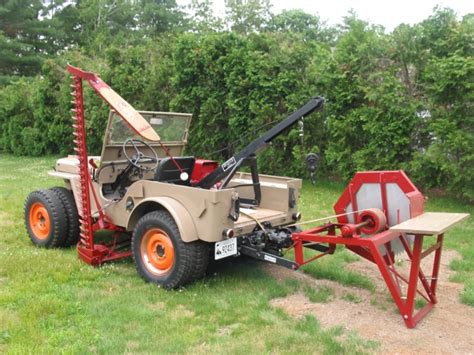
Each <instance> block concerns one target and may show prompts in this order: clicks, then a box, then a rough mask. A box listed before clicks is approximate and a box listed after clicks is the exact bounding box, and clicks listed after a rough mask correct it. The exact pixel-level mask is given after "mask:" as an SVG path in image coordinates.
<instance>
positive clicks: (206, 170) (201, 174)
mask: <svg viewBox="0 0 474 355" xmlns="http://www.w3.org/2000/svg"><path fill="white" fill-rule="evenodd" d="M218 166H219V163H218V162H217V161H214V160H205V159H196V163H195V164H194V169H193V172H192V173H191V184H192V185H196V184H197V183H199V181H201V180H202V179H204V178H205V177H206V176H207V175H209V174H210V173H212V172H213V171H214V170H216V169H217V168H218Z"/></svg>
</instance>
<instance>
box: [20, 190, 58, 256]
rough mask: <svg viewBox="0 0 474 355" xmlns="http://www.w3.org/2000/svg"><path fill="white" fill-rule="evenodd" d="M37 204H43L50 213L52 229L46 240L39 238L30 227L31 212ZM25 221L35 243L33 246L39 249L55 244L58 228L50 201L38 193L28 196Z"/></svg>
mask: <svg viewBox="0 0 474 355" xmlns="http://www.w3.org/2000/svg"><path fill="white" fill-rule="evenodd" d="M37 202H38V203H41V204H42V205H43V206H44V208H45V209H46V211H47V212H48V217H49V223H50V229H49V233H48V237H47V238H45V239H40V238H37V237H36V235H35V233H34V232H33V230H32V228H31V225H30V210H31V207H32V206H33V204H35V203H37ZM53 202H55V201H53ZM56 202H59V201H56ZM25 221H26V229H27V231H28V235H29V236H30V239H31V241H32V242H33V244H35V245H37V246H39V247H50V246H51V245H52V244H53V242H54V238H55V230H56V228H57V226H56V219H55V218H54V212H53V209H52V206H51V205H50V204H49V203H48V201H47V200H46V199H45V198H44V197H43V196H42V195H41V194H40V193H38V192H36V191H35V192H32V193H31V194H30V195H29V196H28V199H27V201H26V205H25Z"/></svg>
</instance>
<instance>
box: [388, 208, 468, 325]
mask: <svg viewBox="0 0 474 355" xmlns="http://www.w3.org/2000/svg"><path fill="white" fill-rule="evenodd" d="M467 218H469V214H468V213H446V212H426V213H423V214H421V215H419V216H417V217H415V218H412V219H409V220H407V221H405V222H402V223H400V224H397V225H395V226H392V227H391V228H390V231H393V232H397V233H400V240H401V241H402V243H403V245H404V248H405V251H406V253H407V255H408V257H409V259H410V261H411V266H410V271H409V280H408V290H407V295H406V298H405V300H402V299H401V297H400V294H399V293H398V292H395V293H394V292H393V288H394V285H393V283H391V281H390V280H387V284H388V285H389V288H390V290H391V292H392V296H393V297H394V299H395V300H396V302H397V304H398V305H399V309H400V312H401V314H402V316H403V319H404V320H405V323H406V325H407V326H408V327H409V328H413V327H415V325H416V324H417V323H418V322H419V321H420V320H421V319H422V318H423V317H424V316H425V315H426V314H427V313H428V312H429V311H430V310H431V309H432V308H433V306H434V305H435V304H436V303H437V302H438V300H437V298H436V286H437V284H438V275H439V269H440V261H441V250H442V249H443V238H444V233H445V232H446V231H447V230H449V229H451V228H452V227H454V226H455V225H456V224H458V223H460V222H462V221H464V220H466V219H467ZM406 234H413V235H414V236H415V240H414V245H413V249H411V248H410V246H409V245H408V242H407V240H406V237H405V236H406ZM431 235H433V236H436V243H434V244H433V245H432V246H430V247H429V248H427V249H426V250H423V238H424V237H425V236H431ZM433 252H434V253H435V254H434V259H433V266H432V271H431V275H430V276H429V277H427V276H425V274H424V272H423V271H422V269H421V260H422V259H423V258H425V257H427V256H428V255H430V254H431V253H433ZM418 280H419V281H420V282H421V284H422V286H423V289H424V290H425V292H426V295H425V296H423V295H422V296H423V297H424V298H425V300H426V301H428V303H427V304H426V305H425V306H424V307H423V308H421V309H420V310H419V311H418V312H417V313H416V314H414V311H415V307H414V305H415V297H416V294H417V293H418V294H421V293H420V291H419V290H418V285H417V284H418Z"/></svg>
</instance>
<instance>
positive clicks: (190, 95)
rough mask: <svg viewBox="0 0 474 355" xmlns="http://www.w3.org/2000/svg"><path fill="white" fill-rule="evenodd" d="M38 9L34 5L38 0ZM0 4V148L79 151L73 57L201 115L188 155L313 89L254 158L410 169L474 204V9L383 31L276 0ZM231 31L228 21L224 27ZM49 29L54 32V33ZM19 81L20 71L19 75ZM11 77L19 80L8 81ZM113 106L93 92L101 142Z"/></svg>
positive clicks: (90, 100) (235, 144) (92, 138)
mask: <svg viewBox="0 0 474 355" xmlns="http://www.w3.org/2000/svg"><path fill="white" fill-rule="evenodd" d="M28 4H30V5H28ZM28 4H27V3H25V2H22V1H20V0H17V1H9V2H7V3H5V4H2V5H0V54H2V55H1V56H0V76H1V77H2V79H0V85H1V83H2V80H3V82H4V83H5V82H9V81H10V84H9V85H4V86H3V87H0V149H2V150H4V151H7V152H13V153H15V154H18V155H41V154H47V153H61V154H65V153H72V149H71V148H72V146H71V142H72V137H71V123H70V121H69V116H70V114H69V113H68V110H69V107H70V104H69V101H70V97H69V80H68V76H67V73H66V72H65V70H64V67H65V65H66V63H68V62H69V63H72V64H75V65H77V66H82V67H84V68H86V69H88V70H92V71H96V72H99V73H100V74H101V76H102V77H103V78H104V80H105V81H106V82H108V83H109V84H110V85H111V86H112V87H113V88H114V89H115V90H116V91H117V92H118V93H120V94H121V95H122V96H123V97H124V98H126V99H127V100H128V101H129V102H130V103H131V104H132V105H134V106H135V107H137V108H139V109H145V110H162V111H169V110H174V111H182V112H192V113H193V116H194V118H193V123H192V126H191V134H190V144H189V147H188V153H189V154H194V155H196V156H202V157H206V158H214V159H226V158H228V157H229V156H230V155H232V154H233V153H234V152H236V151H238V150H239V149H240V148H241V147H243V145H244V144H246V143H248V142H249V141H250V140H251V139H254V138H255V137H257V135H258V134H260V133H262V132H263V131H264V130H265V129H268V128H269V127H270V126H271V124H272V122H274V121H277V120H281V119H283V118H284V117H286V116H287V114H288V113H290V112H291V111H293V110H295V109H297V108H298V107H299V106H301V105H302V104H304V103H305V102H306V101H307V100H308V98H310V97H311V96H314V95H323V96H325V98H326V100H327V102H326V108H325V111H324V113H323V114H320V115H313V116H311V117H307V118H306V119H305V120H304V135H303V136H301V132H300V131H299V130H298V127H295V128H293V129H291V130H289V132H287V133H286V134H285V135H283V136H281V137H279V138H277V139H276V140H275V141H274V142H273V144H272V146H270V147H269V148H268V149H267V150H266V151H265V152H263V154H261V155H259V164H260V167H261V170H262V171H263V172H266V173H280V174H285V175H297V176H302V175H304V174H305V167H304V156H305V154H307V153H309V152H310V151H313V152H317V153H319V154H320V155H321V163H320V173H321V174H325V175H331V176H336V177H342V178H344V179H347V178H349V177H350V176H351V175H352V174H353V173H354V172H355V171H357V170H365V169H401V168H403V169H405V170H407V171H408V173H409V174H410V176H411V177H412V178H414V180H415V181H417V182H418V183H419V185H420V186H424V187H427V188H429V187H441V188H447V189H449V190H451V191H453V192H455V193H456V194H457V195H458V196H462V197H464V198H466V199H468V200H473V201H474V190H473V189H474V114H473V100H474V91H473V82H474V81H473V78H474V64H473V63H474V61H473V60H472V58H473V52H474V48H473V47H472V43H473V41H474V15H473V14H470V15H466V16H465V17H464V18H463V19H458V18H457V17H456V15H455V13H454V12H453V11H452V10H450V9H442V8H437V9H435V11H434V12H433V14H432V15H431V16H430V17H429V18H427V19H426V20H424V21H423V22H421V23H419V24H416V25H413V26H409V25H405V24H402V25H400V26H399V27H398V28H396V29H395V30H394V31H393V32H392V33H390V34H387V33H385V32H384V30H383V29H382V28H381V27H379V26H374V25H370V24H368V23H366V22H364V21H362V20H360V19H358V18H357V16H355V15H354V14H351V13H349V14H348V16H347V17H346V18H345V19H344V21H343V23H342V24H341V25H340V26H337V27H328V26H327V25H325V24H324V23H323V22H321V21H320V19H319V18H318V17H317V16H314V15H310V14H307V13H305V12H304V11H301V10H290V11H283V12H282V13H280V14H277V15H273V14H272V13H271V9H270V4H269V2H268V1H266V0H251V1H250V0H249V1H240V0H239V1H238V0H232V1H230V0H229V1H226V14H225V17H224V18H219V17H218V16H215V15H214V14H213V13H212V10H211V8H212V6H211V5H212V3H211V1H210V0H193V1H192V3H191V5H190V7H189V11H190V13H192V14H193V16H192V17H189V15H186V12H185V11H184V10H185V9H183V8H181V7H179V6H178V5H177V4H176V2H175V1H174V0H164V1H159V2H156V1H148V0H142V1H130V0H119V1H111V0H84V1H68V2H62V1H56V2H41V1H37V2H33V3H31V2H30V3H28ZM226 28H227V30H226ZM53 29H54V30H53ZM20 77H24V78H22V79H20ZM12 79H13V80H12ZM107 111H108V107H107V106H106V105H105V104H104V103H103V102H102V101H101V100H100V99H99V98H98V97H97V96H96V95H95V94H94V93H93V92H92V91H91V90H86V119H87V129H88V145H89V148H90V152H91V153H94V154H97V153H99V152H100V149H101V144H102V135H103V132H104V130H105V125H106V120H107Z"/></svg>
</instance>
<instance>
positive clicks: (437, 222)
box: [390, 212, 469, 235]
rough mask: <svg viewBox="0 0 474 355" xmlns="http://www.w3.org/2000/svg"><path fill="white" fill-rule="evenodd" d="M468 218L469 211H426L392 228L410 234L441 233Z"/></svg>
mask: <svg viewBox="0 0 474 355" xmlns="http://www.w3.org/2000/svg"><path fill="white" fill-rule="evenodd" d="M467 218H469V213H446V212H426V213H423V214H421V215H419V216H418V217H415V218H412V219H409V220H407V221H405V222H402V223H400V224H397V225H395V226H392V227H391V228H390V230H391V231H394V232H401V233H409V234H423V235H439V234H443V233H444V232H446V231H447V230H448V229H450V228H452V227H454V226H455V225H456V224H458V223H460V222H462V221H464V220H465V219H467Z"/></svg>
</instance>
